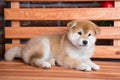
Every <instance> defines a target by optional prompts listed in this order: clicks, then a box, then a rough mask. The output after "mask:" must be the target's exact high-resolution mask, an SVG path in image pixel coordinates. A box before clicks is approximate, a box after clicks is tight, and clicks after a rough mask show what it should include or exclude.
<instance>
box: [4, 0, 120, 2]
mask: <svg viewBox="0 0 120 80" xmlns="http://www.w3.org/2000/svg"><path fill="white" fill-rule="evenodd" d="M4 1H9V2H10V1H11V2H12V1H19V2H21V1H24V2H29V1H32V2H34V1H35V2H36V1H38V2H59V1H62V2H75V1H80V2H81V1H105V0H4ZM109 1H116V0H109ZM117 1H119V0H117Z"/></svg>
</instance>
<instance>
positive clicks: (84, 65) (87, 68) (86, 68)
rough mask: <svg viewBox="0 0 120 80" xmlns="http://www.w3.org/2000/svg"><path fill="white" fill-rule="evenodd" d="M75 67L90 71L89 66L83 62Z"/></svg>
mask: <svg viewBox="0 0 120 80" xmlns="http://www.w3.org/2000/svg"><path fill="white" fill-rule="evenodd" d="M76 69H78V70H83V71H91V67H90V66H89V65H87V64H85V63H82V64H80V65H79V66H77V68H76Z"/></svg>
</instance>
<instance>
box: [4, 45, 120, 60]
mask: <svg viewBox="0 0 120 80" xmlns="http://www.w3.org/2000/svg"><path fill="white" fill-rule="evenodd" d="M16 46H18V47H23V46H24V44H5V48H6V51H7V50H8V49H10V48H12V47H16ZM93 57H94V58H117V59H120V47H119V46H96V48H95V53H94V55H93Z"/></svg>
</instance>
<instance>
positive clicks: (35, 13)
mask: <svg viewBox="0 0 120 80" xmlns="http://www.w3.org/2000/svg"><path fill="white" fill-rule="evenodd" d="M119 14H120V8H63V9H61V8H46V9H44V8H41V9H40V8H39V9H38V8H32V9H30V8H27V9H25V8H24V9H7V8H6V9H5V20H74V19H90V20H120V15H119Z"/></svg>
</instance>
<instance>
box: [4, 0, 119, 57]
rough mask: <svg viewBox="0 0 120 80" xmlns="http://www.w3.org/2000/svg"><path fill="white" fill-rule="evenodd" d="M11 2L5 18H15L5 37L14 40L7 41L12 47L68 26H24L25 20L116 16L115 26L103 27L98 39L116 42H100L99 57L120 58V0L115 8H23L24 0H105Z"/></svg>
mask: <svg viewBox="0 0 120 80" xmlns="http://www.w3.org/2000/svg"><path fill="white" fill-rule="evenodd" d="M5 1H6V2H10V3H11V8H5V11H4V13H5V20H10V21H11V26H10V27H5V38H6V39H12V43H11V44H8V43H6V44H5V49H6V50H8V49H9V48H11V47H14V46H23V44H21V42H20V40H21V39H28V38H32V37H34V36H37V35H42V34H61V33H64V32H65V31H66V27H55V26H51V27H47V26H46V27H42V26H40V27H34V26H33V27H22V26H21V25H20V21H21V20H74V19H89V20H113V21H114V26H112V27H100V28H101V34H100V36H98V39H108V40H109V39H110V40H111V39H112V40H113V43H112V44H113V45H112V46H104V45H101V46H100V45H99V46H96V49H95V55H94V57H96V58H120V0H110V1H114V2H115V3H114V5H115V6H114V8H20V2H22V1H24V2H61V1H62V2H69V1H70V2H83V1H84V2H86V1H105V0H5Z"/></svg>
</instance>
